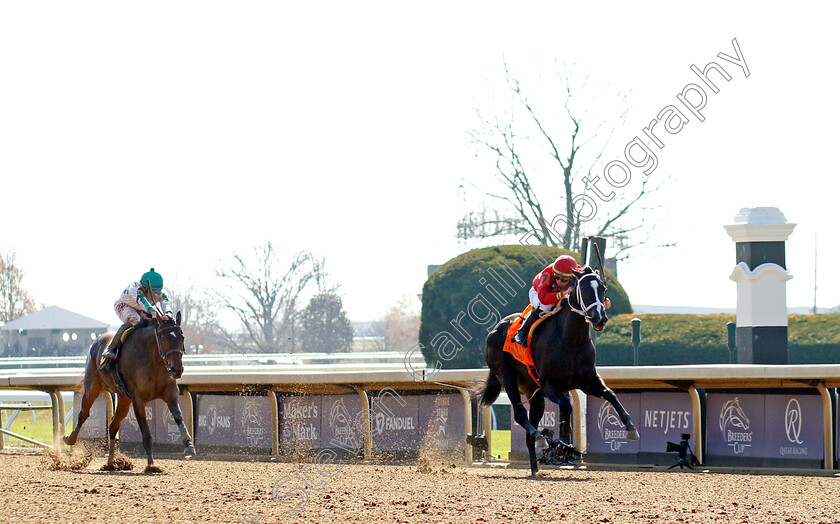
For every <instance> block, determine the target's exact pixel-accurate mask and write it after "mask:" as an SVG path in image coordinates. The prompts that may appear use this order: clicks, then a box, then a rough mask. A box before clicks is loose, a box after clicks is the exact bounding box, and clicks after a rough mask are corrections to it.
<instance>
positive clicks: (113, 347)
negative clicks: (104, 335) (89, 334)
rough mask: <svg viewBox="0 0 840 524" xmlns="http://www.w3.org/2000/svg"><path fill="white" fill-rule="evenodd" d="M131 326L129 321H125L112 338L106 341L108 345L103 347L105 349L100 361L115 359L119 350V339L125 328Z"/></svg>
mask: <svg viewBox="0 0 840 524" xmlns="http://www.w3.org/2000/svg"><path fill="white" fill-rule="evenodd" d="M130 327H131V323H130V322H125V323H124V324H123V325H122V326H120V329H118V330H117V332H116V333H114V338H112V339H111V342H109V343H108V347H107V348H105V351H103V352H102V361H103V362H104V361H105V360H115V359H116V358H117V356H118V355H119V352H120V339H121V338H122V336H123V333H125V330H126V329H128V328H130Z"/></svg>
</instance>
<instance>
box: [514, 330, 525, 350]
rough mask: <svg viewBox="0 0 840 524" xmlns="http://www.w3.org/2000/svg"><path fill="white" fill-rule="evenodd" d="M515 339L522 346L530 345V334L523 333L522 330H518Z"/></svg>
mask: <svg viewBox="0 0 840 524" xmlns="http://www.w3.org/2000/svg"><path fill="white" fill-rule="evenodd" d="M513 341H514V342H516V343H517V344H519V345H521V346H524V347H528V335H523V334H522V332H521V331H517V332H516V335H514V337H513Z"/></svg>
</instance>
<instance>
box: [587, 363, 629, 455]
mask: <svg viewBox="0 0 840 524" xmlns="http://www.w3.org/2000/svg"><path fill="white" fill-rule="evenodd" d="M583 392H584V393H586V394H587V395H593V396H596V397H599V398H602V399H604V400H606V401H607V402H609V403H610V404H611V405H612V407H614V408H615V412H616V413H618V416H619V418H621V422H622V423H623V424H624V428H625V429H626V430H627V439H628V440H639V438H640V437H639V431H638V430H637V429H636V426H635V425H634V424H633V421H632V420H631V419H630V414H629V413H627V410H626V409H624V406H622V405H621V402H619V401H618V397H616V396H615V393H614V392H613V390H611V389H610V388H608V387H607V385H606V384H604V380H603V379H602V378H601V376H600V375H598V374H597V373H594V374H593V375H592V377H591V378H590V380H589V384H588V387H587V388H586V389H584V390H583Z"/></svg>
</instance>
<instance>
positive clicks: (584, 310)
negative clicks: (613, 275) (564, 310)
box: [569, 271, 607, 324]
mask: <svg viewBox="0 0 840 524" xmlns="http://www.w3.org/2000/svg"><path fill="white" fill-rule="evenodd" d="M593 278H594V279H595V280H594V281H593V282H591V284H595V286H594V288H595V301H594V302H592V303H591V304H589V305H587V304H586V303H585V302H584V301H583V291H581V289H582V287H583V286H582V284H583V282H584V281H585V280H587V279H593ZM598 285H601V286H604V283H603V282H601V279H600V278H598V273H595V272H594V271H593V272H592V273H586V274H584V275H582V276H581V277H580V278H578V281H577V283H576V284H575V290H574V292H573V293H575V298H576V299H577V303H578V305H579V306H580V307H579V308H577V307H575V306H574V305H573V304H572V301H571V300H569V308H571V310H572V311H574V312H575V313H577V314H578V315H581V316H582V317H583V318H584V319H586V322H588V323H590V324H591V323H592V318H591V317H590V316H589V310H590V309H592V308H594V307H597V306H602V307H603V308H604V309H606V307H607V306H606V304H604V303H603V302H601V298H600V297H599V296H598V290H597V287H598ZM606 294H607V287H606V286H604V296H606Z"/></svg>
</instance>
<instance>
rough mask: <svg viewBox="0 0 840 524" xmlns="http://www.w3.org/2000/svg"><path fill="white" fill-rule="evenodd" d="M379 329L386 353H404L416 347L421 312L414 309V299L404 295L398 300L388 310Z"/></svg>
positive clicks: (379, 323)
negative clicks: (401, 351)
mask: <svg viewBox="0 0 840 524" xmlns="http://www.w3.org/2000/svg"><path fill="white" fill-rule="evenodd" d="M377 327H378V334H379V335H380V336H381V337H382V338H383V342H384V348H383V349H384V350H385V351H397V350H403V351H404V350H406V349H409V348H410V347H412V346H414V345H416V344H417V339H418V336H419V332H420V312H419V311H418V310H417V309H416V307H414V305H413V299H412V297H411V296H410V295H404V296H403V297H401V298H400V299H399V300H397V301H396V302H395V303H394V305H393V306H391V307H390V308H388V311H387V312H386V313H385V317H383V319H382V320H381V321H380V322H378V326H377Z"/></svg>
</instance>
